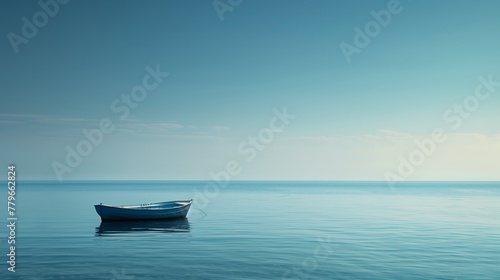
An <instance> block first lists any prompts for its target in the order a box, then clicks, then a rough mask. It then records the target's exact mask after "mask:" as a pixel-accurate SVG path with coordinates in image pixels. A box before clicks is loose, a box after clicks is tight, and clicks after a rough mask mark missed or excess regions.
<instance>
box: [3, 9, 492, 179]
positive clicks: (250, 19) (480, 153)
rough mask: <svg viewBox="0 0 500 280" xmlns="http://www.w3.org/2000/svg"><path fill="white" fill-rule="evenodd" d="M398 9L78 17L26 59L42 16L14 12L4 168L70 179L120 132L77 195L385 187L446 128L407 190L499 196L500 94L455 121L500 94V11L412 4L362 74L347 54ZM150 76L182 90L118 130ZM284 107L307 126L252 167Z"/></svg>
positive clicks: (289, 131)
mask: <svg viewBox="0 0 500 280" xmlns="http://www.w3.org/2000/svg"><path fill="white" fill-rule="evenodd" d="M45 2H50V1H45ZM222 2H223V3H228V2H226V1H222ZM388 3H390V1H321V0H318V1H299V0H291V1H264V0H260V1H257V0H254V1H250V0H244V1H243V2H242V3H241V4H240V5H237V6H235V7H233V8H232V11H229V12H226V13H224V14H223V17H224V20H222V21H221V20H220V18H219V16H218V14H217V11H216V9H215V8H214V5H213V2H212V1H193V0H191V1H180V0H178V1H146V2H139V1H105V2H102V1H70V2H69V3H67V4H64V5H62V4H58V7H59V10H58V11H57V13H56V14H55V15H54V16H53V17H50V18H49V19H48V22H47V24H46V25H44V26H42V27H40V28H39V30H38V32H37V34H36V35H35V36H34V37H33V38H29V40H28V42H27V43H26V44H20V45H19V46H18V50H19V52H18V53H17V54H16V53H15V51H14V48H13V46H12V44H11V42H10V41H9V37H8V34H9V33H11V32H12V33H15V34H17V35H20V36H22V27H23V21H22V18H23V17H26V18H27V19H28V20H29V21H32V20H33V15H34V14H35V13H37V12H38V11H40V10H41V9H42V8H41V7H40V5H39V4H38V3H37V2H36V1H22V2H19V1H2V3H1V4H0V13H1V17H0V18H1V19H0V20H1V22H0V23H1V24H0V26H1V27H0V30H1V33H2V34H4V39H3V40H2V41H1V42H0V48H1V50H2V51H1V53H0V57H1V61H2V64H1V67H0V77H1V83H0V90H1V92H2V97H3V98H2V101H3V102H1V103H0V127H1V130H2V132H1V134H0V135H1V136H0V145H1V146H0V156H1V157H2V159H3V160H5V162H4V164H8V163H16V164H17V165H18V168H19V170H20V171H19V172H20V174H22V176H23V178H25V179H57V176H56V172H54V167H53V163H54V162H59V163H61V164H65V157H66V155H67V150H66V147H67V146H70V147H76V145H77V144H78V143H79V142H80V141H82V139H83V140H85V138H84V136H83V134H82V130H83V129H87V130H90V129H96V128H98V127H99V122H100V120H101V119H103V118H108V119H110V120H111V121H112V122H113V124H114V125H115V126H116V129H115V131H113V132H112V133H110V134H106V135H105V137H104V139H103V141H102V144H100V145H98V146H96V147H94V148H93V150H92V152H91V153H90V155H88V156H85V157H83V160H82V162H81V163H80V164H79V165H78V166H77V167H75V168H71V169H72V171H71V172H68V173H65V174H64V176H63V177H64V179H210V175H209V174H210V172H217V171H219V170H223V169H224V168H225V166H226V163H227V162H228V161H230V160H236V161H237V162H239V163H241V168H242V171H241V173H240V174H238V175H237V176H234V178H232V179H254V180H259V179H285V180H286V179H290V180H384V174H386V173H387V172H396V171H395V170H397V168H398V165H399V164H400V160H399V157H400V156H402V157H407V156H408V155H409V154H411V152H412V151H413V150H415V144H414V140H415V139H425V138H426V137H428V135H429V134H430V133H431V132H432V131H433V130H434V129H435V128H443V129H444V130H445V131H446V132H447V135H448V136H449V141H447V142H446V143H444V144H442V145H439V147H438V148H437V149H436V152H435V154H432V156H429V159H428V160H427V161H426V162H425V164H423V165H421V166H419V167H418V168H416V171H415V172H414V174H412V175H411V176H409V177H408V178H406V179H408V180H500V175H498V174H500V172H498V171H500V170H498V168H495V164H496V163H497V162H496V161H495V158H499V155H500V136H499V135H500V132H499V124H500V111H499V110H498V108H499V105H500V96H499V95H500V88H499V89H497V91H496V93H493V94H492V95H491V97H489V98H488V99H487V100H485V101H482V102H481V104H480V106H479V109H477V110H475V111H474V112H473V114H471V116H470V117H469V118H467V119H464V122H463V125H461V126H460V127H459V129H451V128H450V123H449V122H448V123H447V122H446V121H445V120H443V114H444V113H445V112H446V111H447V110H449V109H450V108H453V105H454V104H456V103H458V104H460V103H462V102H463V100H464V98H466V97H468V96H470V95H472V94H473V93H474V90H475V88H476V86H478V84H479V82H478V77H480V76H483V77H488V75H492V77H493V78H492V79H493V80H494V81H497V80H500V73H499V71H498V65H499V62H500V52H499V51H498V50H499V47H500V36H498V35H497V33H498V31H497V29H498V26H500V18H499V17H498V15H497V11H498V10H499V8H500V3H499V2H498V1H481V2H477V1H476V2H475V1H439V2H436V1H405V0H401V2H400V4H399V5H400V6H401V7H402V11H401V12H400V13H398V14H393V15H392V16H391V21H390V23H389V24H388V25H387V26H386V27H382V28H381V30H380V32H379V34H377V35H376V36H374V37H373V38H371V42H370V44H369V45H368V46H367V47H366V48H364V49H362V50H361V52H360V53H359V54H354V55H353V56H352V57H351V58H352V61H351V62H350V63H348V62H347V61H346V58H345V57H344V55H343V53H342V51H341V49H340V48H339V45H340V44H341V43H342V42H346V43H349V44H354V36H355V31H354V28H355V27H360V28H361V29H364V28H365V25H366V24H367V23H369V22H370V21H372V20H373V16H372V15H371V14H370V12H371V11H372V10H374V11H376V12H378V11H380V10H384V9H387V6H388ZM228 5H229V4H228ZM148 66H149V67H152V68H155V67H159V68H160V69H161V71H164V72H168V73H169V76H168V77H166V78H165V79H164V80H163V81H162V82H161V83H160V84H159V86H158V87H157V88H156V89H155V90H152V91H151V92H149V93H148V95H147V97H146V98H145V99H144V100H143V101H141V102H140V103H138V107H137V108H133V109H131V111H130V115H129V116H128V117H127V119H125V120H121V119H119V118H118V114H117V113H116V112H113V111H112V109H111V108H110V104H111V103H112V102H113V101H114V100H116V99H117V98H118V99H119V98H120V97H121V95H122V94H130V93H131V89H132V88H134V87H135V86H138V85H141V84H142V80H143V78H144V76H145V75H147V74H148V72H147V71H146V70H145V69H146V67H148ZM284 107H286V108H287V111H288V112H290V113H292V114H294V115H296V117H295V118H294V119H293V120H291V122H290V124H289V125H287V126H286V128H285V129H283V131H275V132H274V138H273V141H272V142H271V143H269V144H266V145H265V149H263V150H262V151H259V153H258V156H257V157H256V158H255V160H252V161H247V160H246V157H245V155H242V154H241V153H240V152H238V146H239V145H240V144H241V143H242V142H244V141H247V139H248V137H249V136H251V135H257V134H258V133H259V132H260V131H262V130H263V129H265V128H266V127H267V126H268V124H269V121H270V120H271V119H272V118H273V117H274V115H275V114H274V113H273V109H278V110H282V109H283V108H284Z"/></svg>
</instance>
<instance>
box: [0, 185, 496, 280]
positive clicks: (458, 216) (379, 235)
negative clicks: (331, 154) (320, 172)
mask: <svg viewBox="0 0 500 280" xmlns="http://www.w3.org/2000/svg"><path fill="white" fill-rule="evenodd" d="M204 186H205V183H204V182H183V181H181V182H142V181H128V182H118V181H109V182H105V181H79V182H63V183H51V182H36V181H31V182H29V181H24V182H22V181H21V182H18V193H17V199H16V207H17V216H18V221H17V225H16V226H17V227H16V246H17V251H16V272H15V273H12V272H9V271H8V270H7V268H8V267H9V264H8V263H7V260H8V257H7V254H8V253H9V250H8V245H7V240H8V235H9V231H8V227H7V224H8V222H7V209H6V204H7V191H6V187H5V188H4V190H5V191H1V193H0V199H1V202H0V203H1V205H4V206H2V210H1V213H2V215H1V217H2V221H0V222H1V223H3V224H4V226H1V231H0V234H1V236H0V251H1V256H3V257H1V259H2V262H1V265H0V269H1V271H0V279H23V280H30V279H117V280H127V279H128V280H132V279H135V280H147V279H252V280H254V279H426V280H428V279H475V280H477V279H500V183H475V182H462V183H444V182H439V183H432V182H427V183H402V184H399V185H397V186H395V187H394V188H392V189H391V188H390V187H388V186H387V185H386V184H385V183H382V182H273V181H271V182H269V181H268V182H231V183H230V184H229V185H228V186H227V187H226V188H224V189H220V190H219V192H218V193H216V192H215V190H214V189H209V193H208V194H209V197H206V199H204V200H201V199H199V198H200V196H198V200H197V201H195V203H196V205H198V207H199V208H200V209H202V210H200V209H198V208H197V207H195V206H193V207H192V208H191V211H190V213H189V215H188V220H185V221H182V220H181V221H173V222H157V223H139V224H137V223H136V224H127V223H124V224H119V225H109V224H103V225H101V222H100V219H99V217H98V216H97V214H96V213H95V210H94V208H93V205H94V204H98V203H100V202H102V203H104V204H135V203H146V202H156V201H165V200H177V199H179V200H185V199H190V198H192V197H194V196H195V194H196V193H197V192H198V191H199V192H201V193H203V191H204Z"/></svg>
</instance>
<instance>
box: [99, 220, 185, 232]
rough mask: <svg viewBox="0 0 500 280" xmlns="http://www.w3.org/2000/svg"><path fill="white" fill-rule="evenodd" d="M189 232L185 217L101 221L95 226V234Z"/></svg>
mask: <svg viewBox="0 0 500 280" xmlns="http://www.w3.org/2000/svg"><path fill="white" fill-rule="evenodd" d="M179 232H189V221H188V219H186V218H182V219H173V220H150V221H103V222H101V224H100V226H99V227H97V228H96V236H106V235H113V234H127V233H179Z"/></svg>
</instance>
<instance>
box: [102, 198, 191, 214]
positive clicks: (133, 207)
mask: <svg viewBox="0 0 500 280" xmlns="http://www.w3.org/2000/svg"><path fill="white" fill-rule="evenodd" d="M172 202H173V203H178V202H181V203H182V202H184V203H185V204H184V205H178V206H173V207H168V208H151V209H148V208H146V207H148V206H154V205H161V204H167V203H172ZM192 203H193V200H192V199H191V200H172V201H163V202H152V203H146V204H144V206H141V204H131V205H120V206H117V205H105V204H96V205H94V206H95V207H97V206H99V207H103V206H104V207H108V208H114V209H129V210H146V211H161V210H167V209H176V208H182V207H187V206H189V205H191V204H192Z"/></svg>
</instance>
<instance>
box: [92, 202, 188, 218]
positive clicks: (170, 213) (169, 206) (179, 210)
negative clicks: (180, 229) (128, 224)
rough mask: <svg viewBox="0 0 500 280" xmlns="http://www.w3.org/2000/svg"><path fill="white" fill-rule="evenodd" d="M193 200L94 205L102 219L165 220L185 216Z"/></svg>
mask: <svg viewBox="0 0 500 280" xmlns="http://www.w3.org/2000/svg"><path fill="white" fill-rule="evenodd" d="M192 203H193V200H192V199H191V200H185V201H166V202H156V203H148V204H138V205H123V206H111V205H103V204H102V203H101V204H98V205H94V207H95V210H96V212H97V214H99V216H101V220H102V221H120V220H121V221H123V220H165V219H180V218H185V217H186V215H187V213H188V212H189V208H190V207H191V204H192Z"/></svg>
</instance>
